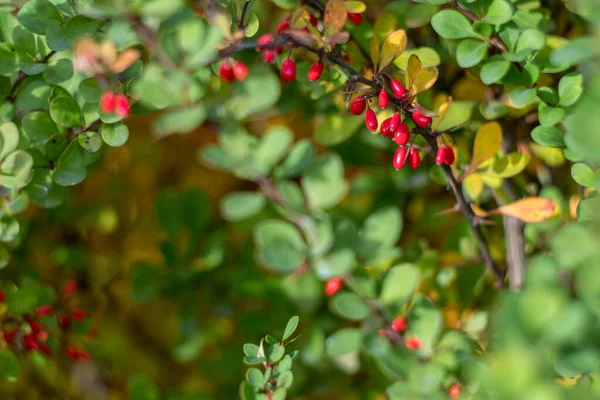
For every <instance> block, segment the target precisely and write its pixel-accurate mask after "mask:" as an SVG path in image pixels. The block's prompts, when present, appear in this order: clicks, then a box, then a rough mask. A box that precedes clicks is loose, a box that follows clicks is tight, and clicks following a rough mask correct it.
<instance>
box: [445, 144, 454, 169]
mask: <svg viewBox="0 0 600 400" xmlns="http://www.w3.org/2000/svg"><path fill="white" fill-rule="evenodd" d="M444 162H445V163H446V164H448V165H452V164H454V150H453V149H452V147H446V148H445V149H444Z"/></svg>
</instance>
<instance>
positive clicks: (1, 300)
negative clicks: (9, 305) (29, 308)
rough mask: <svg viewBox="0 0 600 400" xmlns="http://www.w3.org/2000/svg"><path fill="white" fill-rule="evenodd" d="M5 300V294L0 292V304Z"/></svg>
mask: <svg viewBox="0 0 600 400" xmlns="http://www.w3.org/2000/svg"><path fill="white" fill-rule="evenodd" d="M4 300H6V293H4V292H0V303H1V302H3V301H4Z"/></svg>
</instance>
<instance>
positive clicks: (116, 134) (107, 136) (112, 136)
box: [102, 123, 129, 147]
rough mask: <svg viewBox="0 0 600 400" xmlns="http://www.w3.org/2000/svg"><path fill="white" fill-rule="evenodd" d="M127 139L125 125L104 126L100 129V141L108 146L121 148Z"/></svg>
mask: <svg viewBox="0 0 600 400" xmlns="http://www.w3.org/2000/svg"><path fill="white" fill-rule="evenodd" d="M128 138H129V128H127V125H125V124H120V123H119V124H106V125H104V126H103V127H102V139H104V141H105V142H106V144H107V145H109V146H112V147H119V146H123V145H124V144H125V143H126V142H127V139H128Z"/></svg>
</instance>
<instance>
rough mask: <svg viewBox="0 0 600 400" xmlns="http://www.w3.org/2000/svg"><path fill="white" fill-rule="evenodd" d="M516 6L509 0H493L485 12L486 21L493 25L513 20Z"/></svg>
mask: <svg viewBox="0 0 600 400" xmlns="http://www.w3.org/2000/svg"><path fill="white" fill-rule="evenodd" d="M514 13H515V7H514V6H513V5H512V3H511V2H510V1H508V0H493V1H492V4H490V6H489V7H488V10H487V13H486V14H485V19H484V20H485V22H487V23H488V24H492V25H501V24H505V23H507V22H508V21H510V20H511V18H512V16H513V14H514Z"/></svg>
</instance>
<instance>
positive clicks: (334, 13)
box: [324, 0, 348, 37]
mask: <svg viewBox="0 0 600 400" xmlns="http://www.w3.org/2000/svg"><path fill="white" fill-rule="evenodd" d="M347 19H348V11H346V6H345V5H344V2H343V1H342V0H329V2H328V3H327V5H326V6H325V17H324V22H325V33H326V34H327V36H328V37H331V36H333V35H335V34H336V33H338V32H341V31H342V29H344V25H346V20H347Z"/></svg>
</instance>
